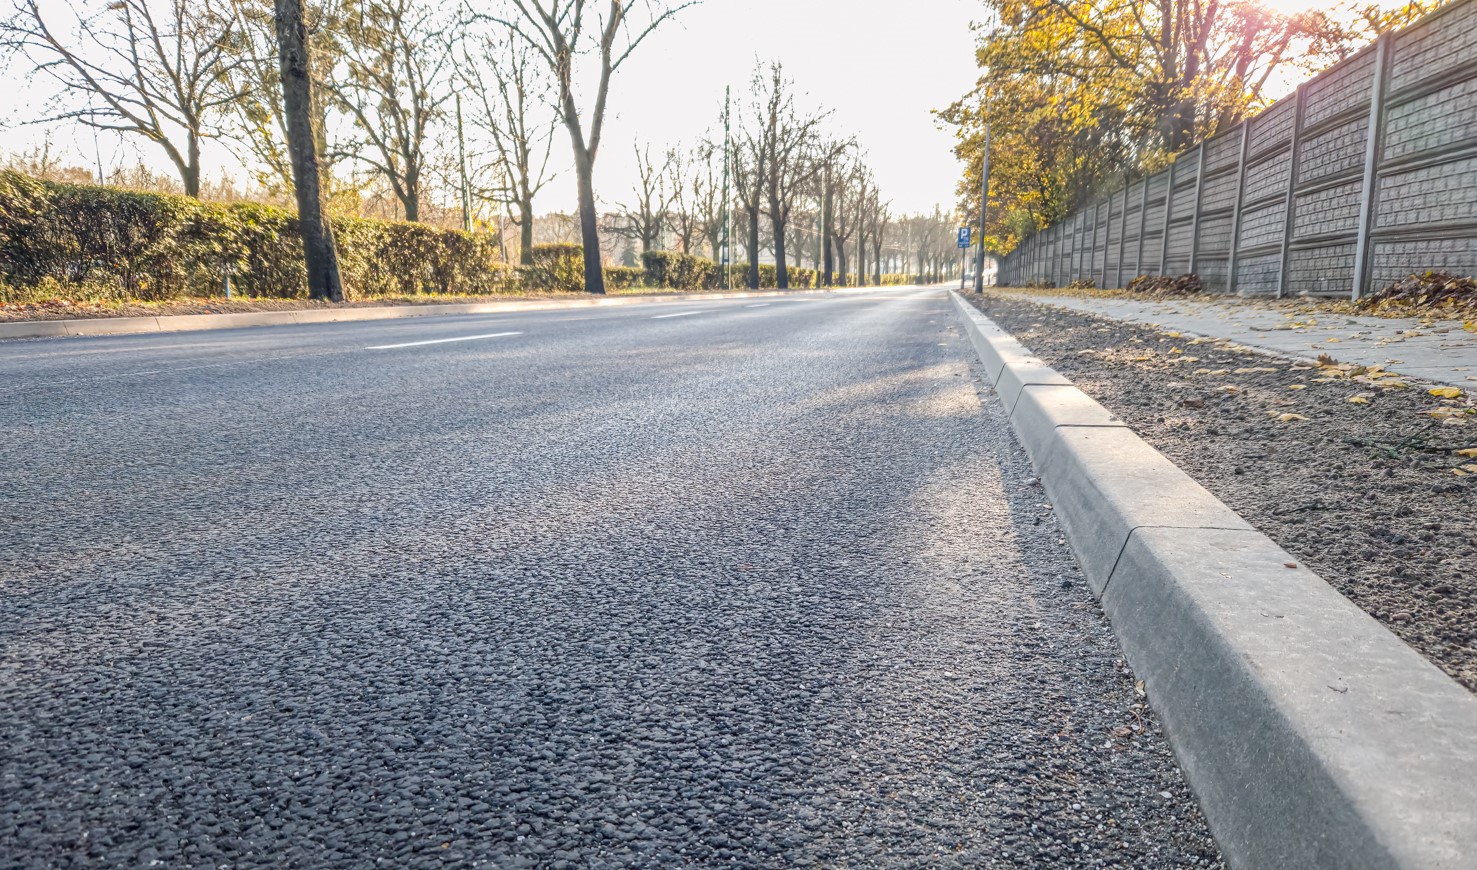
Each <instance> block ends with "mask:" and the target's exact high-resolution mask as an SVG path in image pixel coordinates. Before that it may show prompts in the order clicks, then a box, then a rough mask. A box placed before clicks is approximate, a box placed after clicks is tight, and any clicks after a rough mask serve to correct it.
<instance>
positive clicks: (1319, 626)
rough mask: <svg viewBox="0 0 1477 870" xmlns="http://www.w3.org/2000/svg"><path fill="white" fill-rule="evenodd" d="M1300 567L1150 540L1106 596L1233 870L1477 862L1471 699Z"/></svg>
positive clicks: (1228, 541) (1222, 534)
mask: <svg viewBox="0 0 1477 870" xmlns="http://www.w3.org/2000/svg"><path fill="white" fill-rule="evenodd" d="M1289 565H1296V562H1295V561H1294V560H1293V558H1292V557H1291V556H1290V555H1288V554H1287V553H1286V552H1285V551H1284V550H1282V549H1281V548H1279V547H1278V546H1277V545H1276V544H1274V543H1273V542H1272V541H1271V540H1270V539H1268V538H1267V537H1266V536H1265V535H1262V534H1261V533H1260V532H1255V531H1230V530H1219V529H1169V528H1139V529H1136V530H1135V531H1134V533H1133V535H1132V537H1131V538H1130V539H1129V542H1128V545H1127V547H1125V548H1124V551H1123V555H1122V557H1121V558H1120V559H1119V560H1118V565H1117V567H1116V568H1115V569H1114V571H1113V575H1112V579H1111V582H1110V583H1109V584H1108V588H1107V592H1106V594H1105V595H1104V596H1103V605H1104V607H1105V609H1106V610H1107V611H1108V614H1109V617H1110V618H1111V619H1112V621H1113V624H1114V628H1115V630H1116V632H1117V634H1118V636H1119V637H1120V638H1121V639H1122V642H1123V646H1124V650H1125V652H1126V653H1127V655H1128V659H1129V662H1130V664H1132V666H1133V668H1134V671H1135V672H1136V673H1137V674H1138V675H1139V676H1140V677H1141V678H1142V679H1143V680H1144V682H1145V685H1146V688H1147V692H1148V696H1149V700H1150V702H1151V703H1152V704H1153V705H1154V709H1155V710H1158V711H1159V713H1160V715H1161V716H1162V717H1163V719H1164V722H1165V727H1166V730H1167V731H1168V733H1169V736H1170V739H1171V741H1172V742H1173V744H1174V746H1175V749H1176V754H1177V755H1178V757H1179V759H1180V762H1181V764H1183V765H1184V767H1185V769H1186V772H1187V773H1188V774H1189V776H1190V779H1191V781H1192V782H1194V783H1195V790H1196V794H1197V796H1198V797H1199V798H1200V802H1201V805H1202V807H1204V809H1205V811H1206V815H1207V816H1208V817H1209V818H1210V820H1211V825H1212V829H1213V830H1214V831H1215V834H1216V839H1217V841H1218V842H1219V843H1220V844H1221V846H1222V848H1223V849H1225V851H1226V854H1227V858H1228V859H1229V862H1230V864H1231V866H1233V867H1340V868H1363V867H1368V868H1375V867H1380V868H1383V867H1472V866H1477V741H1474V739H1473V735H1477V697H1474V696H1473V695H1472V694H1471V693H1469V692H1468V691H1466V689H1464V688H1462V687H1461V686H1460V685H1458V684H1457V683H1456V682H1455V681H1453V680H1451V679H1450V678H1449V677H1447V676H1446V675H1445V674H1443V673H1441V672H1440V671H1438V670H1437V669H1436V668H1435V667H1433V666H1432V665H1431V664H1430V663H1428V662H1427V661H1425V659H1423V658H1421V656H1420V655H1419V654H1417V653H1416V652H1415V651H1414V650H1412V649H1411V648H1410V647H1408V646H1406V645H1405V644H1404V643H1403V642H1401V641H1400V640H1399V639H1398V638H1397V637H1395V636H1394V635H1393V634H1391V633H1390V632H1389V631H1388V630H1387V629H1385V628H1384V627H1383V626H1381V625H1380V624H1379V623H1378V622H1376V621H1375V620H1374V619H1373V618H1371V617H1370V616H1369V615H1368V614H1366V613H1364V612H1363V611H1362V610H1360V609H1359V608H1358V607H1356V606H1354V605H1353V604H1352V603H1350V602H1349V601H1348V600H1347V599H1345V598H1343V596H1341V595H1339V594H1338V593H1337V592H1335V591H1334V590H1333V588H1332V587H1330V586H1329V585H1328V584H1327V583H1326V582H1324V581H1323V580H1322V579H1321V578H1320V577H1318V576H1317V575H1316V574H1314V573H1313V572H1311V571H1309V570H1307V569H1306V568H1304V567H1302V566H1297V567H1288V566H1289Z"/></svg>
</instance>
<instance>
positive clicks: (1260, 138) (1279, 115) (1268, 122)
mask: <svg viewBox="0 0 1477 870" xmlns="http://www.w3.org/2000/svg"><path fill="white" fill-rule="evenodd" d="M1296 120H1297V92H1296V91H1294V92H1293V94H1292V95H1291V96H1287V97H1283V98H1282V99H1280V100H1278V101H1277V102H1276V103H1275V104H1273V106H1272V107H1271V108H1270V109H1267V110H1266V111H1265V112H1262V113H1261V114H1260V115H1257V116H1256V117H1255V118H1252V119H1251V121H1250V122H1249V123H1250V124H1251V141H1250V142H1248V143H1247V145H1246V149H1247V150H1246V153H1247V156H1248V157H1250V158H1255V157H1260V156H1261V155H1263V154H1266V153H1267V152H1268V151H1273V150H1275V149H1277V148H1278V147H1280V146H1282V145H1286V144H1288V143H1289V142H1291V141H1292V126H1293V122H1294V121H1296Z"/></svg>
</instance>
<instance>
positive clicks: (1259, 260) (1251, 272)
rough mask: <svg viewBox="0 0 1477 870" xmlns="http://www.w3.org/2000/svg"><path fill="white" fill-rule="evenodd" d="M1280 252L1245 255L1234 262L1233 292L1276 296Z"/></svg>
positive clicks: (1247, 294) (1280, 267)
mask: <svg viewBox="0 0 1477 870" xmlns="http://www.w3.org/2000/svg"><path fill="white" fill-rule="evenodd" d="M1281 272H1282V253H1281V252H1280V251H1279V252H1278V253H1275V254H1262V255H1260V256H1256V257H1245V258H1243V259H1241V260H1239V261H1237V263H1236V287H1235V288H1234V289H1235V292H1236V293H1237V294H1238V295H1241V296H1276V295H1277V279H1278V276H1279V275H1280V274H1281Z"/></svg>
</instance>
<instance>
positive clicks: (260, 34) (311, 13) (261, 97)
mask: <svg viewBox="0 0 1477 870" xmlns="http://www.w3.org/2000/svg"><path fill="white" fill-rule="evenodd" d="M231 6H232V11H233V14H234V15H235V16H236V26H237V29H238V31H239V33H240V42H239V46H240V52H241V63H240V64H238V65H237V66H236V67H235V68H234V69H233V70H232V72H231V88H232V89H233V90H234V91H235V92H236V95H237V99H236V101H235V102H234V103H233V104H232V106H231V109H232V115H233V117H232V119H231V120H232V123H231V124H230V127H231V131H232V135H231V136H230V137H229V139H227V140H225V141H226V143H227V144H228V145H231V146H235V147H233V148H232V150H233V151H235V150H236V147H241V148H244V150H246V151H247V152H249V156H250V157H251V158H254V164H255V165H254V166H253V168H252V174H253V176H254V177H255V179H256V182H257V184H258V185H260V186H261V187H262V188H264V189H265V190H267V191H269V192H272V193H282V194H286V195H291V193H292V186H293V182H292V159H291V157H290V155H289V154H288V150H287V116H286V114H285V113H284V111H283V105H282V96H281V95H282V80H281V72H280V67H281V63H280V60H279V58H278V52H277V30H276V24H275V15H276V13H275V10H273V9H272V8H269V7H268V8H264V7H262V6H261V5H260V4H259V3H257V2H254V0H233V2H232V4H231ZM305 11H306V15H307V19H306V21H305V22H304V23H305V25H306V27H307V34H308V45H309V49H310V52H309V53H310V55H311V57H312V60H313V66H314V69H313V70H311V73H312V75H313V77H314V79H315V80H321V79H322V78H324V75H323V71H324V70H329V69H332V68H333V66H334V63H335V60H334V58H335V57H336V56H337V45H338V44H337V42H336V41H335V40H333V39H331V38H326V36H325V34H326V33H330V32H332V31H333V30H334V29H335V27H334V21H335V20H336V18H337V16H338V14H339V11H340V3H339V0H332V2H318V3H314V4H313V5H312V6H311V7H308V6H306V4H305ZM329 102H330V101H329V100H328V99H325V98H324V94H323V89H322V88H314V89H313V106H312V112H313V131H314V133H315V135H316V136H317V137H318V141H317V149H318V163H319V167H320V169H321V172H320V175H321V177H322V184H323V189H324V198H325V199H326V200H328V201H330V202H331V201H332V200H333V197H334V192H335V189H336V187H337V185H336V184H335V176H334V171H333V161H332V158H331V157H330V156H329V155H330V148H329V144H328V128H329V123H328V103H329Z"/></svg>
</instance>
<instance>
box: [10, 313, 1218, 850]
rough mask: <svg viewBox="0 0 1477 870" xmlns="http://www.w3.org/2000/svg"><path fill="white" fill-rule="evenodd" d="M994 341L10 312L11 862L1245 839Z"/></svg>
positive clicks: (713, 328)
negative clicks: (229, 324) (42, 320)
mask: <svg viewBox="0 0 1477 870" xmlns="http://www.w3.org/2000/svg"><path fill="white" fill-rule="evenodd" d="M672 315H680V316H672ZM506 333H516V334H506ZM474 336H487V337H478V338H473V337H474ZM447 339H466V340H453V341H448V340H447ZM430 341H438V342H441V343H435V344H413V343H415V342H430ZM400 345H407V346H400ZM973 362H974V360H973V352H972V350H971V348H970V347H969V345H968V343H967V341H964V340H963V339H962V338H961V336H960V333H959V331H958V329H957V328H956V327H955V325H954V319H953V316H952V313H951V311H950V303H949V302H948V300H947V298H946V297H945V296H944V294H943V293H941V292H939V291H937V290H926V289H921V290H920V289H909V290H903V291H893V292H885V293H884V292H879V293H877V294H872V295H853V296H843V297H832V298H822V297H810V298H804V299H800V298H797V299H780V300H775V301H773V302H768V301H765V302H754V301H746V300H734V301H726V302H711V303H693V304H685V305H675V304H674V305H653V306H639V307H632V308H625V309H620V310H610V311H594V312H591V311H578V312H530V313H526V314H519V315H507V316H493V317H444V318H425V319H417V320H414V321H394V322H368V323H343V324H330V325H322V326H291V327H275V328H260V329H243V330H227V331H222V332H213V333H205V334H199V333H196V334H190V333H185V334H175V335H146V336H117V337H99V338H69V339H49V340H33V341H15V342H6V343H4V344H0V468H3V469H4V478H3V485H0V597H3V601H0V753H3V754H0V866H3V867H7V868H9V867H17V868H19V867H26V868H30V867H81V866H89V867H91V866H120V867H143V866H167V867H197V866H198V867H205V866H215V867H223V866H224V867H360V866H367V865H371V864H374V865H379V866H393V867H431V866H479V865H482V866H495V867H674V866H715V865H725V866H746V867H772V866H853V867H869V866H878V867H894V866H919V865H928V866H962V865H974V866H992V865H998V866H1031V867H1041V866H1122V867H1196V866H1200V867H1213V866H1219V864H1220V858H1219V855H1218V853H1217V851H1216V848H1215V845H1214V843H1213V841H1212V840H1211V839H1210V835H1209V833H1208V832H1207V829H1206V827H1205V823H1204V820H1203V819H1202V818H1201V816H1200V814H1199V811H1198V810H1197V808H1196V807H1195V804H1194V801H1193V798H1192V797H1191V795H1190V793H1189V790H1188V788H1187V786H1186V785H1185V782H1184V779H1183V776H1182V774H1181V773H1180V771H1179V769H1178V768H1177V767H1176V766H1175V763H1174V759H1173V757H1172V755H1171V754H1170V752H1169V749H1168V747H1167V744H1166V742H1165V740H1164V739H1163V736H1162V735H1161V734H1160V733H1159V730H1158V726H1157V723H1156V720H1155V718H1154V716H1153V714H1152V713H1151V712H1150V711H1149V710H1148V708H1147V707H1146V705H1145V703H1144V701H1143V698H1142V697H1141V696H1140V695H1139V693H1138V692H1137V690H1136V687H1135V684H1134V679H1133V676H1132V674H1131V673H1129V672H1128V671H1127V669H1126V667H1125V665H1124V663H1123V661H1122V657H1121V653H1120V651H1119V650H1118V647H1117V645H1116V643H1115V641H1114V639H1113V637H1112V634H1111V632H1110V630H1109V628H1108V625H1107V622H1106V620H1105V619H1104V617H1103V615H1102V612H1101V610H1100V609H1099V608H1098V606H1097V605H1096V603H1095V602H1094V601H1093V599H1092V597H1091V595H1090V594H1089V593H1088V591H1087V589H1086V588H1085V586H1084V584H1083V582H1082V580H1081V575H1080V573H1079V572H1078V570H1077V568H1076V566H1075V565H1074V563H1073V561H1072V557H1071V555H1070V553H1069V551H1068V550H1067V548H1066V546H1065V542H1064V541H1063V539H1062V536H1061V532H1060V530H1059V529H1058V527H1057V525H1056V523H1055V521H1054V520H1053V518H1052V516H1051V512H1050V509H1049V507H1048V506H1047V505H1046V503H1045V497H1044V495H1043V493H1042V491H1041V489H1040V487H1039V486H1038V485H1037V484H1036V482H1035V480H1034V477H1033V474H1032V471H1031V467H1030V465H1029V463H1028V461H1027V460H1026V458H1025V455H1024V453H1023V452H1022V450H1021V449H1020V447H1019V445H1018V444H1017V443H1016V442H1015V440H1014V438H1013V436H1012V435H1011V434H1010V432H1009V428H1008V426H1007V423H1006V421H1005V419H1004V417H1003V415H1002V413H1001V411H1000V409H999V407H998V404H997V403H996V402H995V401H994V400H993V396H991V395H990V394H989V390H988V388H987V387H981V386H980V383H979V380H978V375H977V374H976V372H975V369H974V368H973V367H972V363H973ZM982 391H983V392H982Z"/></svg>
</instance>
